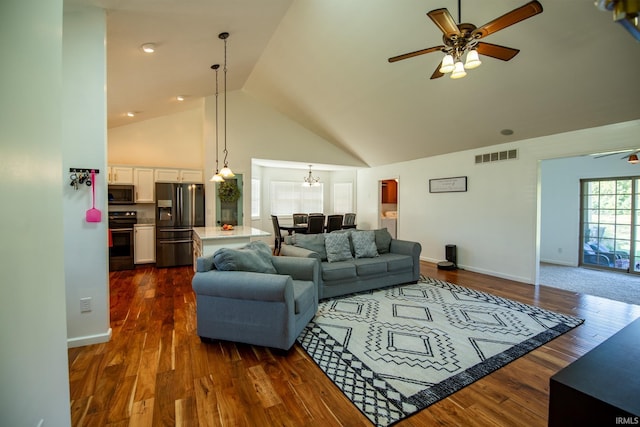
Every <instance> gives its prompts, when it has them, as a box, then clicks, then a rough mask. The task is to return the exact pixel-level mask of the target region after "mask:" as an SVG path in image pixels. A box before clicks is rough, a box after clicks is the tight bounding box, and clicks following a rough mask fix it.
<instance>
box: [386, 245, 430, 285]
mask: <svg viewBox="0 0 640 427" xmlns="http://www.w3.org/2000/svg"><path fill="white" fill-rule="evenodd" d="M389 251H390V252H391V253H394V254H401V255H409V256H410V257H411V258H413V280H416V281H417V280H420V252H422V245H421V244H420V243H418V242H410V241H408V240H397V239H392V240H391V246H390V247H389Z"/></svg>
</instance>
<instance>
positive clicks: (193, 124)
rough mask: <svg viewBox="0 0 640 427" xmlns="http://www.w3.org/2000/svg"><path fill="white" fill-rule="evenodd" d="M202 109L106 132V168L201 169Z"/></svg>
mask: <svg viewBox="0 0 640 427" xmlns="http://www.w3.org/2000/svg"><path fill="white" fill-rule="evenodd" d="M203 120H204V116H203V107H202V102H200V107H198V108H193V109H190V110H186V111H181V112H179V113H175V114H170V115H167V116H163V117H159V118H153V119H149V120H145V121H142V122H136V123H132V124H130V125H126V126H119V127H115V128H111V129H109V139H108V141H109V142H108V160H107V162H108V163H109V164H110V165H134V166H152V167H169V168H184V169H202V168H203V166H204V163H203V156H204V143H203V132H204V129H203V125H204V124H203Z"/></svg>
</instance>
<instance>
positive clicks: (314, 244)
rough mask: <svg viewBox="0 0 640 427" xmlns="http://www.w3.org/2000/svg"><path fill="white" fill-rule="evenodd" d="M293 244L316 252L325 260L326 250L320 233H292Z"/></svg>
mask: <svg viewBox="0 0 640 427" xmlns="http://www.w3.org/2000/svg"><path fill="white" fill-rule="evenodd" d="M293 246H298V247H299V248H304V249H308V250H310V251H313V252H317V253H318V255H320V259H321V260H322V261H326V260H327V251H326V249H325V242H324V236H323V235H322V234H294V236H293Z"/></svg>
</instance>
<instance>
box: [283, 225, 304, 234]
mask: <svg viewBox="0 0 640 427" xmlns="http://www.w3.org/2000/svg"><path fill="white" fill-rule="evenodd" d="M280 230H284V231H286V232H287V233H288V234H289V235H292V234H293V233H294V232H295V233H301V234H306V232H307V223H306V222H301V223H298V224H293V223H290V224H287V223H284V224H280Z"/></svg>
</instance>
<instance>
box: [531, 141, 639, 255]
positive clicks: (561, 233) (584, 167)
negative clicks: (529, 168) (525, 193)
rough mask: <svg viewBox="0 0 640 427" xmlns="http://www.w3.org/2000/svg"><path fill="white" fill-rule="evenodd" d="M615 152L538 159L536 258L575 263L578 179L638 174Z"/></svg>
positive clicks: (577, 226) (578, 234)
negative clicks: (539, 160)
mask: <svg viewBox="0 0 640 427" xmlns="http://www.w3.org/2000/svg"><path fill="white" fill-rule="evenodd" d="M622 156H623V154H615V155H611V156H608V157H603V158H599V159H594V158H592V157H590V156H581V157H571V158H560V159H553V160H544V161H543V162H542V163H541V183H542V193H541V194H542V199H541V205H540V207H541V227H540V260H541V261H544V262H550V263H554V264H562V265H570V266H577V265H578V260H579V246H580V179H583V178H607V177H622V176H640V165H633V164H631V163H629V162H627V161H625V160H623V159H621V157H622Z"/></svg>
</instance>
